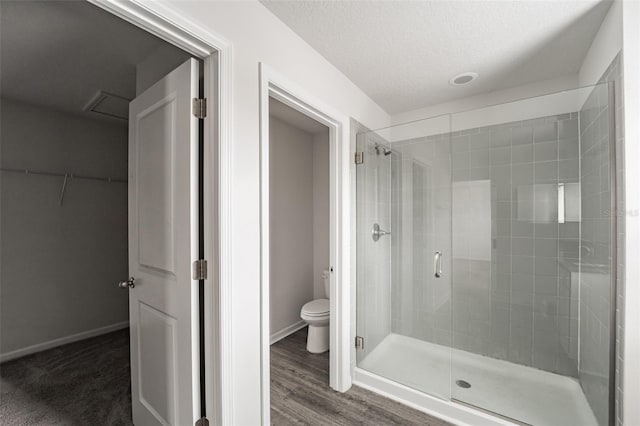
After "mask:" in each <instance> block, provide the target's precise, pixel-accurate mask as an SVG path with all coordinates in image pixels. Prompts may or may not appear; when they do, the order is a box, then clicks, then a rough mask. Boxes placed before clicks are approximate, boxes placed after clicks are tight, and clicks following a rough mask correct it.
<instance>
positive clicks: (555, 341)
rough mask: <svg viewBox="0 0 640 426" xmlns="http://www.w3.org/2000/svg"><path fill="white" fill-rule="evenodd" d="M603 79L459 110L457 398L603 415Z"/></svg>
mask: <svg viewBox="0 0 640 426" xmlns="http://www.w3.org/2000/svg"><path fill="white" fill-rule="evenodd" d="M608 93H609V92H608V87H607V85H606V84H604V85H598V86H594V87H587V88H581V89H576V90H572V91H566V92H561V93H556V94H552V95H546V96H541V97H537V98H532V99H525V100H521V101H517V102H511V103H507V104H502V105H496V106H492V107H487V108H482V109H478V110H473V111H467V112H464V113H459V114H454V115H453V116H452V127H453V129H452V130H453V131H454V132H453V138H452V150H453V156H452V168H453V184H452V198H453V269H454V271H455V272H454V279H453V342H452V343H453V345H452V347H453V349H452V384H453V386H452V399H453V400H454V401H456V402H460V403H464V404H467V405H472V406H474V407H477V408H481V409H483V410H486V411H490V412H492V413H495V414H497V415H500V416H503V417H507V418H510V419H515V420H516V421H518V422H524V423H526V424H531V425H556V424H557V425H561V424H562V425H564V424H567V425H568V424H580V425H585V426H587V425H591V426H593V425H596V424H597V425H606V424H608V416H609V412H608V406H609V398H608V395H609V392H610V390H609V387H610V369H611V368H612V365H613V364H612V358H610V352H611V350H612V347H613V346H612V339H611V337H610V336H612V334H611V333H612V332H611V331H610V330H611V324H612V323H613V319H612V318H613V312H614V310H612V303H613V302H612V301H613V300H614V299H613V298H612V296H611V295H612V288H614V287H613V285H612V278H611V271H612V269H611V262H612V259H611V253H612V248H615V245H613V244H612V241H611V231H610V230H611V225H612V223H611V221H612V220H613V217H612V215H611V214H610V213H611V211H613V208H612V204H611V191H613V189H612V182H611V181H610V170H611V162H610V158H611V157H610V155H609V153H610V149H611V145H610V144H611V143H612V141H613V138H612V137H611V132H610V130H611V114H610V110H609V97H608Z"/></svg>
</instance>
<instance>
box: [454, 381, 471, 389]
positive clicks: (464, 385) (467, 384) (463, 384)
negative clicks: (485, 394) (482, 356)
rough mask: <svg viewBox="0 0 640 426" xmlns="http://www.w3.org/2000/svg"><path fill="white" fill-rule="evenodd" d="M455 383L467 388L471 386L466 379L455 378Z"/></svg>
mask: <svg viewBox="0 0 640 426" xmlns="http://www.w3.org/2000/svg"><path fill="white" fill-rule="evenodd" d="M456 385H458V386H460V387H461V388H465V389H469V388H470V387H471V383H469V382H467V381H466V380H456Z"/></svg>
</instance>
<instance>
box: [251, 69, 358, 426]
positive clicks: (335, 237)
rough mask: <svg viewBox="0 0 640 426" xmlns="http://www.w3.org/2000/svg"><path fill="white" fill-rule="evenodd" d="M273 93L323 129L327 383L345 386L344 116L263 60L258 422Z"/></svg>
mask: <svg viewBox="0 0 640 426" xmlns="http://www.w3.org/2000/svg"><path fill="white" fill-rule="evenodd" d="M271 97H272V98H274V99H276V100H278V101H280V102H282V103H284V104H285V105H287V106H289V107H291V108H293V109H295V110H296V111H298V112H300V113H302V114H304V115H306V116H308V117H310V118H312V119H314V120H316V121H318V122H320V123H322V124H324V125H325V126H327V127H328V128H329V163H330V165H329V168H330V172H329V176H330V178H329V181H330V217H331V219H330V223H331V227H330V228H331V229H330V237H329V240H330V242H329V247H330V249H329V251H330V255H329V261H330V264H331V268H332V269H333V272H332V273H331V281H330V282H331V291H330V322H329V330H330V339H329V348H330V350H329V386H331V388H333V389H335V390H337V391H339V392H345V391H347V390H348V389H349V388H350V387H351V383H352V376H351V367H350V363H351V350H350V349H351V345H350V344H349V342H350V333H351V308H350V306H351V305H350V301H351V290H350V289H351V280H350V278H351V272H350V267H351V249H350V239H351V230H350V225H351V213H350V206H351V180H350V165H351V163H350V161H349V159H350V158H351V156H350V149H351V146H350V138H349V137H350V134H349V117H348V116H346V115H344V114H342V113H340V112H338V111H336V110H334V109H333V108H331V107H329V106H327V105H325V104H323V103H322V102H321V101H320V100H318V99H317V98H315V97H314V96H313V95H310V94H309V93H307V92H306V91H305V90H304V89H302V88H301V87H299V86H297V85H296V84H295V83H294V82H292V81H290V80H289V79H287V78H286V77H284V76H283V75H281V74H279V73H278V72H276V71H275V70H273V69H272V68H270V67H269V66H268V65H266V64H264V63H262V62H261V63H260V303H261V309H260V317H261V318H260V322H261V332H260V344H261V350H262V353H261V364H262V365H261V384H260V386H261V399H262V401H261V411H262V424H263V425H268V424H270V408H271V397H270V393H271V389H270V368H271V366H270V350H269V348H270V346H271V345H270V343H271V342H270V327H269V322H270V320H269V310H270V306H269V288H270V277H269V273H270V265H269V259H270V235H269V143H270V142H269V98H271Z"/></svg>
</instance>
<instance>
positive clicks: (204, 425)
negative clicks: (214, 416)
mask: <svg viewBox="0 0 640 426" xmlns="http://www.w3.org/2000/svg"><path fill="white" fill-rule="evenodd" d="M196 426H209V420H208V419H207V418H206V417H200V418H199V419H198V420H196Z"/></svg>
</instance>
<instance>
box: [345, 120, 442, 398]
mask: <svg viewBox="0 0 640 426" xmlns="http://www.w3.org/2000/svg"><path fill="white" fill-rule="evenodd" d="M357 150H358V152H360V153H361V158H362V160H363V161H362V164H359V165H357V166H356V170H357V223H358V229H357V335H358V338H359V339H361V340H360V341H361V342H362V343H363V344H362V347H360V348H359V349H357V364H358V367H360V368H362V369H365V370H368V371H370V372H373V373H375V374H378V375H380V376H383V377H385V378H388V379H391V380H393V381H396V382H398V383H400V384H403V385H405V386H408V387H411V388H413V389H416V390H419V391H421V392H426V393H428V394H430V395H434V396H438V397H441V398H444V399H449V398H450V391H451V390H450V387H451V384H450V382H451V380H450V345H451V277H452V272H451V267H450V260H451V249H450V247H451V170H450V134H449V116H442V117H437V118H433V119H429V120H423V121H420V122H416V123H411V124H409V125H403V126H396V127H393V128H389V129H384V130H380V131H375V132H368V133H363V134H360V135H358V140H357ZM436 272H437V273H438V275H439V277H436Z"/></svg>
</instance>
